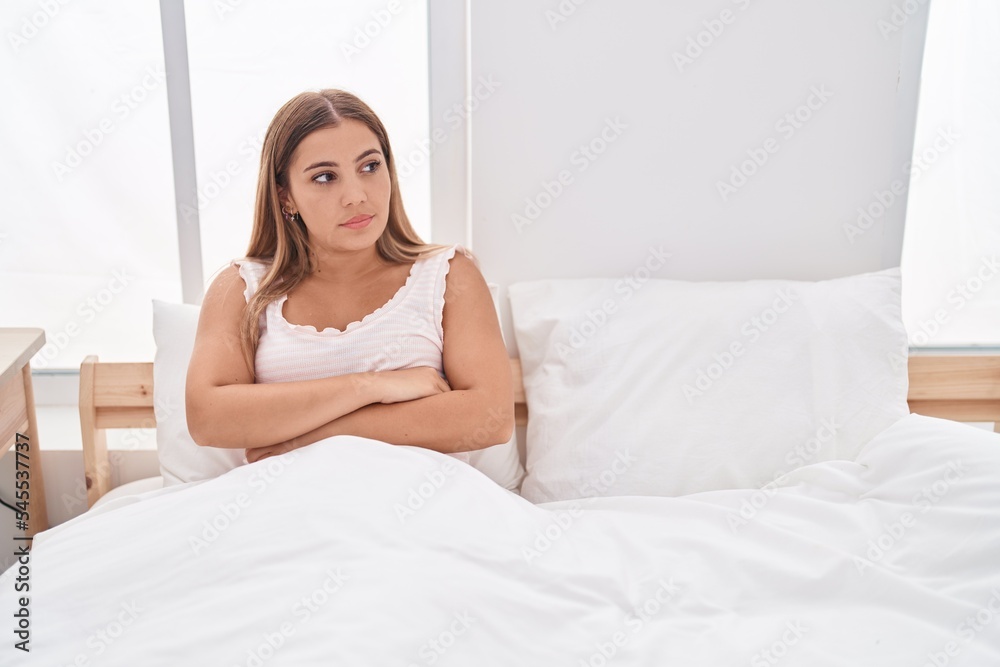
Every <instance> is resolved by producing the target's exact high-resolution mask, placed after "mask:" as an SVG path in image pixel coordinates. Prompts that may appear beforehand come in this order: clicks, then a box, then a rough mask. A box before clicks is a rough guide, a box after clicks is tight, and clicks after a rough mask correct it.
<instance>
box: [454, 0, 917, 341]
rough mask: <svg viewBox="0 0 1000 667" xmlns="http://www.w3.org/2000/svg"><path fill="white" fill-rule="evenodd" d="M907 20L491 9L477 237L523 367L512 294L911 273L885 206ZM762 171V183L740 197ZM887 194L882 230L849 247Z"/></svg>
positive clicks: (696, 8)
mask: <svg viewBox="0 0 1000 667" xmlns="http://www.w3.org/2000/svg"><path fill="white" fill-rule="evenodd" d="M576 2H580V0H576ZM898 4H899V5H900V8H898V9H894V2H893V0H845V1H842V2H815V1H811V2H803V1H802V0H798V1H793V0H770V1H769V2H760V1H759V0H738V1H732V0H724V1H720V0H717V1H715V2H712V3H705V2H695V1H694V0H687V1H685V2H671V3H657V2H649V1H645V2H640V1H639V0H628V1H624V2H615V3H611V2H596V1H593V0H592V1H589V2H583V3H582V4H579V5H577V4H576V3H575V2H573V0H564V1H563V2H561V3H558V2H556V1H555V0H549V1H546V2H542V3H538V2H536V1H534V0H508V1H507V2H503V3H486V2H482V3H478V2H477V3H473V4H472V8H471V20H470V25H471V68H470V69H471V71H470V81H471V88H470V90H471V92H472V93H473V95H476V93H477V92H478V93H479V95H478V97H479V98H480V103H479V104H478V107H477V109H476V111H475V112H474V115H473V116H472V121H471V135H470V136H471V149H470V151H471V172H472V173H471V216H472V220H471V237H472V246H473V249H474V251H475V252H476V253H477V255H478V256H479V258H480V260H481V262H482V266H483V270H484V273H485V274H486V276H487V279H488V280H491V281H495V282H497V283H499V284H500V286H501V303H502V310H503V320H504V333H505V336H506V338H507V341H508V347H509V348H510V349H511V353H512V354H517V350H516V342H515V341H514V337H513V335H512V330H511V328H510V313H509V310H510V309H509V303H508V302H507V299H506V286H507V285H509V284H510V283H512V282H516V281H520V280H531V279H539V278H551V277H566V278H573V277H620V276H625V275H627V274H630V273H632V272H633V271H636V270H637V269H638V268H639V267H640V266H643V265H644V263H645V261H646V259H647V257H649V256H650V251H649V248H650V247H657V248H659V247H662V248H663V249H664V250H665V251H666V252H668V253H670V254H671V257H670V259H669V260H668V261H667V262H666V264H665V265H664V266H663V267H662V268H660V269H659V270H657V271H655V272H654V273H653V276H654V277H658V278H680V279H690V280H731V279H746V278H792V279H811V280H812V279H823V278H830V277H836V276H842V275H848V274H852V273H861V272H865V271H873V270H878V269H881V268H887V267H890V266H897V265H898V264H899V253H900V248H901V243H902V226H903V218H904V213H905V204H906V202H905V196H898V195H893V194H891V191H888V190H887V189H888V188H889V187H890V184H891V183H892V182H893V181H894V180H898V179H899V178H900V176H902V175H904V174H905V173H906V169H905V165H906V163H907V161H908V160H909V158H910V153H911V150H912V138H913V128H914V122H915V117H916V100H917V95H916V94H917V84H918V80H919V71H920V60H921V50H922V40H923V34H924V31H925V27H926V18H927V17H926V14H927V11H926V6H925V4H921V3H919V2H917V0H912V1H911V6H910V9H911V10H914V11H913V13H912V14H910V15H907V14H906V13H905V11H904V10H903V9H902V5H903V2H902V0H898ZM560 8H562V13H561V14H560ZM723 12H726V13H725V14H723ZM563 18H564V19H565V20H561V19H563ZM557 19H558V20H557ZM904 19H905V20H904ZM706 21H707V22H709V25H708V26H706V24H705V22H706ZM880 21H882V23H881V24H880ZM894 21H895V23H894ZM727 22H728V23H727ZM712 29H714V32H716V33H718V34H717V35H713V34H712ZM699 33H701V34H700V35H699ZM699 39H701V41H702V43H703V44H707V46H704V47H702V50H701V53H700V54H699V53H698V51H697V50H695V49H692V50H691V51H690V55H691V56H694V57H693V58H692V60H693V62H690V63H686V64H682V66H681V67H678V65H677V63H676V61H675V53H678V54H684V52H685V49H687V47H688V45H689V44H690V43H691V42H690V40H695V41H697V40H699ZM484 81H491V82H492V83H491V84H490V85H489V86H488V87H487V86H486V85H484V84H483V83H482V82H484ZM477 87H478V91H477ZM490 88H495V90H493V91H492V92H490ZM816 91H824V92H823V94H822V96H820V95H817V93H816ZM810 102H811V103H812V106H813V107H814V108H812V109H810V108H809V106H808V104H809V103H810ZM795 113H798V114H799V117H800V119H802V120H799V121H790V120H787V119H785V116H786V114H795ZM609 119H611V120H612V121H618V122H619V123H620V124H621V126H622V127H620V128H617V129H616V128H614V127H613V126H612V125H609ZM602 132H606V138H609V139H611V138H613V141H610V142H608V143H607V144H606V146H605V150H604V152H603V153H602V154H600V155H598V156H596V159H594V160H593V161H591V160H590V159H588V158H587V157H585V156H584V154H583V152H582V151H581V149H580V147H581V146H582V145H585V144H589V143H591V141H595V140H596V141H595V144H596V145H595V149H596V150H600V149H601V145H600V144H601V143H602V142H601V141H600V139H599V138H600V137H601V135H602ZM768 140H771V141H772V142H771V143H767V142H768ZM768 148H770V151H771V152H767V149H768ZM748 151H751V152H755V153H756V154H757V156H758V161H761V162H763V165H762V166H759V167H756V165H753V164H752V163H749V164H748V166H747V169H746V171H748V172H752V171H754V170H752V169H751V168H750V167H756V169H755V173H752V175H751V176H749V177H748V178H747V179H746V183H745V184H743V185H742V186H740V187H737V188H736V191H735V192H729V193H727V194H726V195H725V196H723V194H722V193H720V191H719V187H718V184H719V183H720V182H726V181H728V180H729V179H730V177H731V175H732V172H733V169H734V167H738V166H739V165H740V163H743V162H744V161H745V160H749V159H750V155H748ZM764 157H766V162H765V161H764V160H763V159H762V158H764ZM560 172H562V174H563V176H564V178H563V181H564V184H561V185H560V187H561V189H562V191H561V193H559V194H557V195H556V196H554V197H551V198H549V199H550V200H551V201H547V198H548V195H549V192H556V191H558V189H559V188H557V187H555V186H554V185H552V184H553V183H556V182H557V181H558V180H559V174H560ZM546 183H548V184H549V185H548V191H547V189H546ZM736 183H737V184H739V181H736ZM882 191H887V192H886V193H885V194H882V195H881V197H882V199H883V201H885V202H886V203H887V206H886V207H885V209H884V212H883V213H882V214H881V215H880V216H878V217H876V218H875V219H873V221H872V224H871V225H870V226H869V227H868V228H867V229H863V228H861V227H859V228H857V229H854V230H850V229H849V226H850V225H852V224H856V222H857V218H858V209H859V208H862V207H863V208H868V207H870V206H872V205H873V203H874V204H876V205H875V206H874V208H873V211H874V212H875V213H878V211H879V207H878V205H877V204H878V196H877V195H876V193H880V192H882ZM890 198H893V199H894V201H892V202H889V199H890ZM528 200H534V201H535V202H536V203H537V204H539V205H540V206H539V210H540V214H538V215H537V217H535V218H534V219H531V215H532V214H534V213H536V211H532V210H531V208H530V207H529V204H528ZM546 204H547V207H545V208H544V209H543V207H544V206H546ZM515 214H518V215H520V216H522V217H521V219H518V218H515V217H514V216H515ZM526 222H527V224H525V223H526ZM865 224H867V223H865ZM851 231H853V232H861V233H860V234H857V233H853V234H852V233H849V232H851Z"/></svg>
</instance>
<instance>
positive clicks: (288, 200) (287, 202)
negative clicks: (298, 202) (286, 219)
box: [278, 185, 296, 211]
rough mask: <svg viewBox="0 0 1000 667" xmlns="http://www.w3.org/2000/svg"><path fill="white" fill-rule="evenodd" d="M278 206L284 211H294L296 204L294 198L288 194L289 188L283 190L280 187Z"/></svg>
mask: <svg viewBox="0 0 1000 667" xmlns="http://www.w3.org/2000/svg"><path fill="white" fill-rule="evenodd" d="M278 204H279V205H280V206H281V210H282V211H294V210H296V209H295V202H294V201H292V196H291V194H290V193H289V192H288V188H283V187H281V186H280V185H279V186H278Z"/></svg>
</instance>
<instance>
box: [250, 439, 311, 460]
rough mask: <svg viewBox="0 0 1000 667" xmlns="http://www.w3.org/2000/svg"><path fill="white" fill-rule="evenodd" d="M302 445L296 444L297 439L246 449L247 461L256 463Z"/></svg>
mask: <svg viewBox="0 0 1000 667" xmlns="http://www.w3.org/2000/svg"><path fill="white" fill-rule="evenodd" d="M299 447H302V445H297V444H295V440H286V441H285V442H279V443H278V444H276V445H266V446H264V447H254V448H253V449H247V450H246V452H245V453H246V457H247V463H254V462H256V461H260V460H261V459H266V458H267V457H269V456H278V455H280V454H284V453H285V452H290V451H292V450H293V449H298V448H299Z"/></svg>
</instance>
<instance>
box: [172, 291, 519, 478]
mask: <svg viewBox="0 0 1000 667" xmlns="http://www.w3.org/2000/svg"><path fill="white" fill-rule="evenodd" d="M490 287H491V290H490V291H491V293H492V294H493V298H494V307H496V306H497V302H496V288H495V286H494V285H491V286H490ZM200 312H201V308H200V307H199V306H194V305H191V304H174V303H167V302H165V301H159V300H157V299H153V338H154V340H155V342H156V356H155V357H154V361H153V403H154V406H155V413H156V447H157V452H158V455H159V459H160V474H161V475H163V485H164V486H165V487H167V486H171V485H174V484H182V483H184V482H191V481H197V480H203V479H211V478H213V477H218V476H219V475H221V474H223V473H225V472H228V471H229V470H232V469H233V468H235V467H236V466H239V465H242V464H244V463H246V459H245V458H244V455H243V450H242V449H226V448H221V447H202V446H200V445H198V444H196V443H195V441H194V440H193V439H192V438H191V434H190V433H189V432H188V428H187V418H186V416H185V400H184V386H185V384H186V380H187V368H188V363H189V361H190V359H191V352H192V350H193V349H194V339H195V333H196V331H197V329H198V315H199V313H200ZM453 456H455V457H456V458H458V459H459V460H461V461H465V462H466V463H468V464H469V465H471V466H473V467H475V468H476V469H477V470H479V471H480V472H482V473H483V474H485V475H486V476H487V477H489V478H490V479H492V480H493V481H494V482H496V483H497V484H499V485H500V486H503V487H504V488H506V489H509V490H511V491H516V490H517V488H518V486H519V485H520V483H521V479H522V478H523V477H524V468H523V466H522V465H521V460H520V457H519V456H518V452H517V441H516V437H515V436H512V437H511V439H510V440H509V441H508V442H507V443H505V444H502V445H494V446H493V447H487V448H486V449H480V450H477V451H474V452H462V453H458V454H454V455H453Z"/></svg>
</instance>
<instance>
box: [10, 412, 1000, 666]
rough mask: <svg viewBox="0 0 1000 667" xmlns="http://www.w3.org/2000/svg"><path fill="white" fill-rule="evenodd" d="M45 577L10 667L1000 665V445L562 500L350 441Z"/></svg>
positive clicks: (938, 434) (163, 514) (161, 496)
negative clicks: (706, 485)
mask: <svg viewBox="0 0 1000 667" xmlns="http://www.w3.org/2000/svg"><path fill="white" fill-rule="evenodd" d="M411 491H412V494H411ZM423 496H426V498H424V497H423ZM417 498H419V499H420V501H422V505H421V503H420V502H417V501H416V499H417ZM213 522H215V523H216V524H217V525H218V526H219V527H220V528H222V529H221V530H219V531H217V532H215V533H213V532H212V530H211V529H209V528H208V527H209V526H211V524H212V523H213ZM199 540H200V541H199ZM30 563H31V565H30V567H31V574H30V576H31V579H30V583H31V602H30V610H31V643H30V646H31V653H30V654H23V653H22V652H21V651H17V650H15V649H13V648H12V644H13V643H14V641H15V640H16V638H13V636H12V634H10V633H9V631H5V634H6V635H7V637H8V638H7V640H6V641H5V642H4V645H3V648H2V650H0V664H4V665H23V664H30V665H44V666H45V667H57V666H63V665H122V666H128V667H135V666H142V667H147V666H151V665H185V666H188V665H192V666H193V665H206V666H212V667H232V666H236V665H242V666H244V667H263V666H268V667H271V666H276V665H282V666H284V665H296V666H303V665H352V666H353V665H367V666H382V665H399V666H400V667H407V666H409V665H432V664H433V665H464V666H480V665H505V666H522V665H539V666H545V667H554V666H557V665H566V666H567V667H579V666H581V665H593V666H594V667H600V666H601V665H616V666H619V665H620V666H631V665H650V666H654V665H656V666H659V665H684V666H696V665H706V666H707V665H712V666H721V665H750V666H751V667H758V666H768V667H770V666H773V665H789V666H790V665H803V666H809V667H815V666H820V665H845V666H846V665H850V666H857V665H873V666H875V665H877V666H879V667H885V666H894V665H900V666H903V665H906V666H912V667H921V666H922V665H925V664H928V665H935V666H936V667H941V666H942V665H949V666H951V665H969V666H976V667H989V666H992V665H1000V436H996V435H994V434H991V433H988V432H986V431H982V430H978V429H975V428H972V427H969V426H964V425H960V424H956V423H953V422H947V421H944V420H937V419H931V418H927V417H920V416H917V415H910V416H909V417H907V418H904V419H903V420H901V421H900V422H898V423H897V424H895V425H894V426H893V427H891V428H890V429H888V430H887V431H885V432H883V433H882V434H880V435H879V436H878V437H877V438H876V439H875V440H873V441H872V442H871V443H869V445H868V446H867V447H866V448H865V449H864V451H863V452H862V454H861V456H860V457H859V459H858V461H856V462H848V461H834V462H828V463H823V464H817V465H812V466H808V467H806V468H802V469H800V470H798V471H795V472H794V473H792V474H789V475H787V476H786V478H784V479H782V480H781V481H780V484H777V485H775V486H774V487H773V488H771V487H769V488H768V489H767V490H757V491H746V490H738V491H713V492H709V493H702V494H696V495H692V496H687V497H681V498H660V497H619V498H602V499H596V500H587V501H580V502H571V501H568V502H560V503H549V504H547V505H542V506H534V505H532V504H530V503H529V502H527V501H526V500H524V499H522V498H520V497H518V496H517V495H515V494H513V493H510V492H508V491H505V490H504V489H501V488H500V487H498V486H497V485H495V484H494V483H492V482H491V481H490V480H489V479H488V478H486V477H485V476H483V475H482V474H481V473H479V472H478V471H476V470H475V469H473V468H471V467H468V466H466V465H464V464H462V463H460V462H457V461H455V460H454V459H453V458H451V457H446V456H443V455H440V454H437V453H435V452H432V451H428V450H423V449H420V448H414V447H395V446H391V445H387V444H385V443H381V442H378V441H374V440H367V439H363V438H356V437H344V436H341V437H337V438H331V439H329V440H326V441H323V442H321V443H317V444H315V445H313V446H311V447H307V448H305V449H302V450H299V451H298V452H293V453H291V454H288V455H285V456H283V457H278V458H274V459H266V460H264V461H261V462H258V463H256V464H253V465H248V466H244V467H241V468H238V469H236V470H233V471H231V472H230V473H228V474H226V475H224V476H222V477H220V478H217V479H214V480H210V481H205V482H195V483H191V484H185V485H182V486H177V487H171V488H168V489H163V490H160V491H154V492H151V493H147V494H144V495H143V496H140V497H139V498H131V499H121V500H116V501H114V502H112V503H109V504H108V505H106V506H105V507H103V508H101V510H99V511H96V512H93V513H88V514H87V515H84V516H81V517H78V518H77V519H74V520H72V521H70V522H67V523H65V524H63V525H61V526H58V527H56V528H53V529H51V530H49V531H47V532H46V533H43V534H42V535H40V536H39V537H38V538H37V539H36V541H35V547H34V550H33V551H32V557H31V561H30ZM16 574H17V572H16V566H15V568H11V569H10V570H8V571H7V572H6V573H4V575H3V577H0V613H2V615H3V617H4V618H6V619H8V620H7V621H6V623H7V625H8V626H10V625H12V623H13V622H12V620H11V619H12V614H13V613H14V610H15V609H16V603H17V601H16V597H17V595H15V593H14V584H15V580H14V578H15V576H16Z"/></svg>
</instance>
